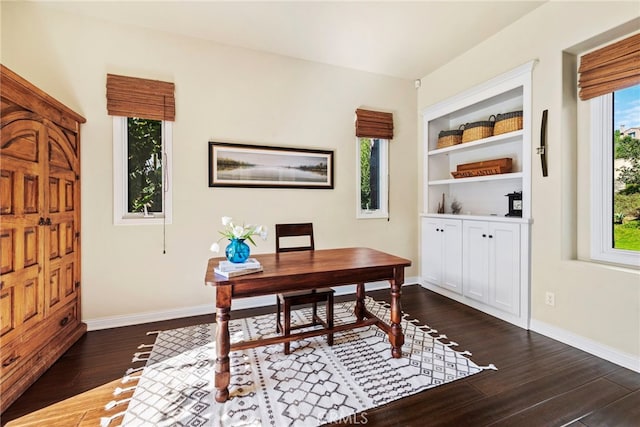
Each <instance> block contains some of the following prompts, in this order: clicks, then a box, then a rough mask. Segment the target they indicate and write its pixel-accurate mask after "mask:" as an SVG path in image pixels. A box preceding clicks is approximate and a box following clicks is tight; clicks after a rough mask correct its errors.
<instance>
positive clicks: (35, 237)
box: [0, 64, 86, 412]
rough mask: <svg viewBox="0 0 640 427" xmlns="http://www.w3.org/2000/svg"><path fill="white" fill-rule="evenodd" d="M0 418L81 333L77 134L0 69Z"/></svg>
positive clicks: (67, 117)
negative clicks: (1, 413)
mask: <svg viewBox="0 0 640 427" xmlns="http://www.w3.org/2000/svg"><path fill="white" fill-rule="evenodd" d="M0 96H1V105H0V132H1V138H0V362H1V365H0V412H3V411H4V410H6V409H7V407H8V406H9V405H10V404H11V403H12V402H13V401H15V400H16V399H17V398H18V397H19V396H20V395H21V394H22V393H23V392H24V391H25V390H26V389H27V388H28V387H29V386H30V385H31V384H33V382H34V381H35V380H36V379H37V378H38V377H39V376H40V375H42V374H43V373H44V372H45V371H46V370H47V369H48V368H49V367H50V366H51V365H52V364H53V363H54V362H55V361H56V360H57V359H58V358H59V357H60V356H62V354H63V353H64V352H65V351H66V350H67V349H68V348H69V347H71V345H72V344H73V343H74V342H76V341H77V340H78V339H79V338H80V337H81V336H82V335H83V334H84V333H85V332H86V325H85V324H84V323H82V322H81V321H80V315H81V312H80V124H81V123H84V122H85V119H84V118H83V117H82V116H80V115H78V114H77V113H75V112H73V111H72V110H70V109H69V108H67V107H65V106H64V105H62V104H61V103H60V102H58V101H56V100H55V99H53V98H52V97H50V96H49V95H47V94H46V93H44V92H43V91H41V90H40V89H38V88H37V87H35V86H33V85H32V84H30V83H29V82H27V81H26V80H24V79H23V78H21V77H20V76H18V75H17V74H15V73H14V72H12V71H11V70H9V69H7V68H6V67H4V66H3V65H1V64H0Z"/></svg>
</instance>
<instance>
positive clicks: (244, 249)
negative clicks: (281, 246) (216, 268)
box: [210, 216, 267, 264]
mask: <svg viewBox="0 0 640 427" xmlns="http://www.w3.org/2000/svg"><path fill="white" fill-rule="evenodd" d="M222 225H223V229H222V230H220V231H219V233H220V234H222V237H221V238H220V239H218V240H217V241H216V242H214V243H213V244H212V245H211V248H210V249H211V251H212V252H219V251H220V244H219V242H220V240H222V239H225V238H226V239H229V244H228V245H227V247H226V248H225V256H226V257H227V259H228V260H229V261H230V262H232V263H236V264H241V263H244V262H245V261H247V259H249V255H251V248H250V247H249V245H248V244H247V243H246V242H245V240H248V241H249V242H250V243H251V244H253V245H254V246H255V245H256V242H255V241H254V240H253V236H260V237H261V238H262V240H267V228H266V227H265V226H263V225H253V224H247V225H245V224H242V225H237V224H234V222H233V218H231V217H228V216H223V217H222Z"/></svg>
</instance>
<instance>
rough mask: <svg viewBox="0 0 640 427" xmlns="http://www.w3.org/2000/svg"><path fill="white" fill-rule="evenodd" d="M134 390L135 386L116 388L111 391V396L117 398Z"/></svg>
mask: <svg viewBox="0 0 640 427" xmlns="http://www.w3.org/2000/svg"><path fill="white" fill-rule="evenodd" d="M135 389H136V386H135V385H134V386H131V387H126V388H120V387H116V389H115V390H113V395H114V396H119V395H121V394H122V393H127V392H129V391H133V390H135Z"/></svg>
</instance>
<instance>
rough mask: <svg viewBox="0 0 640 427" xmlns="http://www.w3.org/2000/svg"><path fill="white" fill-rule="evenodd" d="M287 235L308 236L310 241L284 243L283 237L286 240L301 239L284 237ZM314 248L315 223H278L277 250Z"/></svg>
mask: <svg viewBox="0 0 640 427" xmlns="http://www.w3.org/2000/svg"><path fill="white" fill-rule="evenodd" d="M287 237H294V238H295V237H307V238H308V243H305V244H302V245H296V246H291V245H288V244H285V245H282V242H281V239H282V240H285V241H286V240H288V241H293V240H295V241H296V242H299V241H300V240H298V239H283V238H287ZM314 249H315V245H314V241H313V223H311V222H305V223H300V224H276V252H294V251H312V250H314Z"/></svg>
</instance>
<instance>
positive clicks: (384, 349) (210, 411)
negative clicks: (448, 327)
mask: <svg viewBox="0 0 640 427" xmlns="http://www.w3.org/2000/svg"><path fill="white" fill-rule="evenodd" d="M366 306H367V309H368V310H369V311H370V312H372V313H373V314H375V315H376V316H378V317H379V318H381V319H384V320H385V321H389V314H390V310H389V305H388V304H386V303H381V302H377V301H374V300H373V299H370V298H367V300H366ZM319 309H320V308H319ZM334 312H335V313H334V321H335V323H336V324H341V323H346V322H349V321H353V320H354V318H353V315H352V313H353V302H345V303H337V304H336V305H335V308H334ZM322 314H323V315H324V313H322ZM310 315H311V312H310V309H302V310H296V311H294V312H293V313H292V323H294V324H295V323H300V322H307V321H308V320H309V317H310ZM417 323H418V322H417V321H416V320H407V316H406V314H405V315H404V316H403V321H402V328H403V331H404V333H405V344H404V346H403V347H402V353H403V355H402V356H403V357H402V358H400V359H393V358H392V357H391V351H390V345H389V342H388V339H387V336H386V334H385V333H384V332H382V331H381V330H380V329H379V328H377V327H375V326H370V327H364V328H359V329H355V330H351V331H347V332H341V333H337V334H335V336H334V345H333V347H329V346H327V345H326V341H325V337H324V336H320V337H314V338H310V339H306V340H301V341H294V342H292V343H291V350H292V353H291V354H290V355H288V356H287V355H285V354H284V353H283V345H282V344H278V345H271V346H266V347H258V348H255V349H250V350H243V351H235V352H232V353H231V384H230V386H229V391H230V399H229V400H228V401H227V402H225V403H224V404H220V403H216V402H215V400H214V394H215V392H214V385H213V376H214V361H215V327H216V326H215V324H205V325H198V326H192V327H186V328H180V329H174V330H169V331H162V332H159V334H158V337H157V339H156V341H155V343H154V344H153V348H152V350H151V351H150V352H141V353H136V354H135V356H134V359H133V361H134V362H139V361H146V365H145V366H144V368H138V369H130V370H129V371H128V372H127V375H126V376H125V378H124V379H123V382H124V383H125V384H126V383H129V382H131V383H134V382H137V385H136V386H135V391H134V393H133V396H132V397H131V398H127V399H122V400H120V401H117V400H114V401H113V402H110V404H109V405H107V409H112V410H114V411H115V408H117V407H119V406H120V403H127V402H128V403H129V405H128V409H127V410H126V411H123V412H120V413H117V414H115V415H113V416H112V417H109V418H103V419H102V426H103V427H107V426H109V425H111V424H113V425H117V421H116V419H117V418H120V417H123V418H122V424H121V425H122V426H273V427H280V426H316V425H321V424H325V423H329V422H335V421H342V420H348V421H350V422H351V423H353V422H354V421H357V419H356V418H353V417H357V415H355V414H358V413H361V414H362V413H363V411H366V410H367V409H371V408H374V407H376V406H380V405H383V404H385V403H388V402H391V401H393V400H397V399H400V398H402V397H406V396H409V395H411V394H414V393H418V392H420V391H422V390H426V389H428V388H431V387H435V386H438V385H440V384H444V383H447V382H450V381H454V380H456V379H459V378H464V377H467V376H469V375H473V374H475V373H477V372H480V371H481V370H482V369H487V368H491V369H495V367H494V366H493V365H489V366H488V367H480V366H478V365H476V364H475V363H473V362H472V361H471V360H470V359H469V358H468V357H467V356H469V355H470V353H469V352H466V351H465V352H458V351H455V350H453V349H452V347H454V346H457V344H456V343H455V342H452V341H449V340H448V339H447V337H446V336H445V335H439V336H436V337H434V336H433V335H435V334H436V333H437V331H435V330H433V329H431V328H429V327H428V326H424V325H423V326H420V325H418V324H417ZM229 331H230V334H231V342H237V341H240V340H247V339H255V338H258V337H267V336H273V335H275V315H274V314H268V315H263V316H256V317H250V318H245V319H240V320H233V321H231V322H229ZM444 341H448V342H446V343H445V342H444ZM124 387H125V388H124V389H118V390H116V393H114V394H118V393H122V392H123V391H126V390H127V385H125V386H124ZM122 406H124V405H122Z"/></svg>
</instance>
